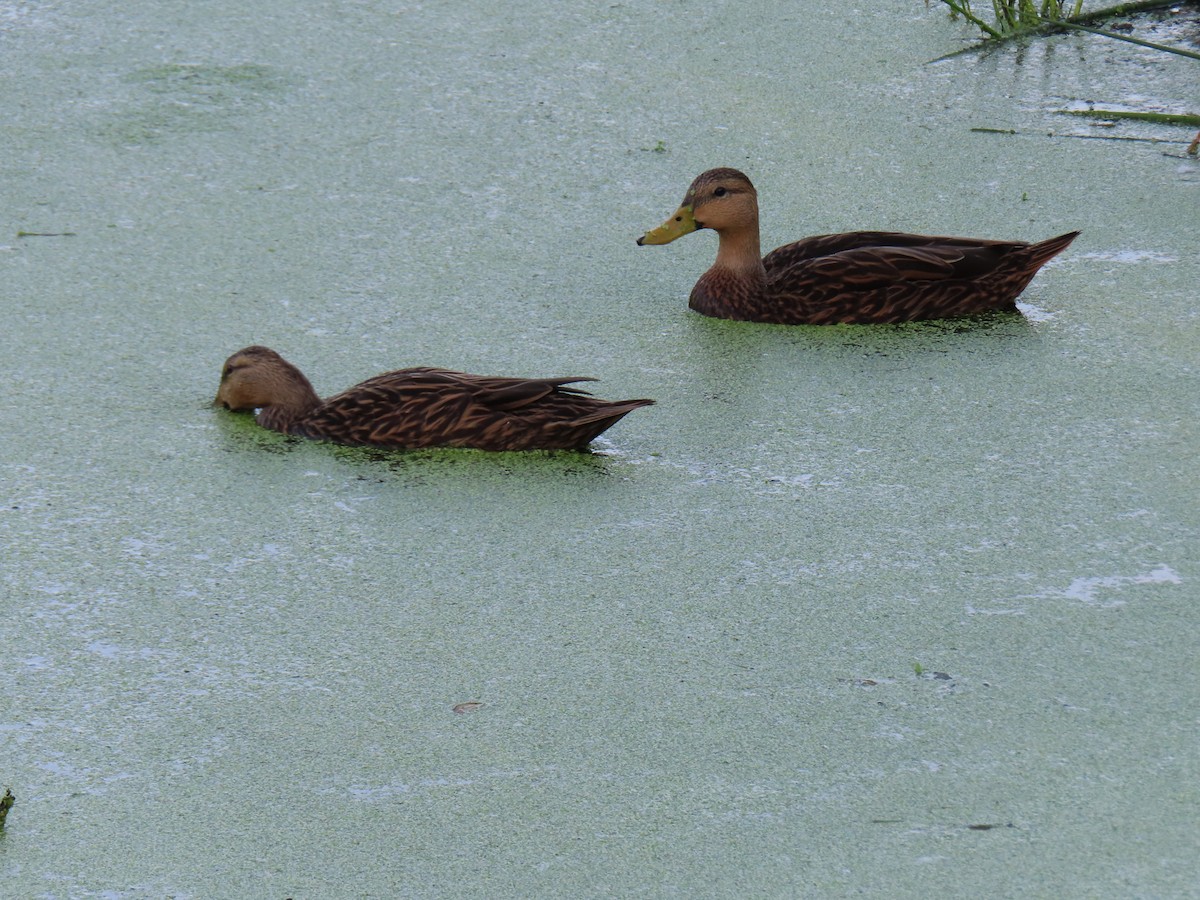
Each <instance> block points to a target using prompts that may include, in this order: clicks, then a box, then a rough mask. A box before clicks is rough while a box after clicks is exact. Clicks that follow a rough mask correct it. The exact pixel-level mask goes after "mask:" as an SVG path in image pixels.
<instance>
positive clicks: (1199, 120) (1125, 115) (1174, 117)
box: [1058, 109, 1200, 125]
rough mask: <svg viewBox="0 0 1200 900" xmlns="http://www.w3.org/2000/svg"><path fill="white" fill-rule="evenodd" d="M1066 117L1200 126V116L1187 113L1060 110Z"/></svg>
mask: <svg viewBox="0 0 1200 900" xmlns="http://www.w3.org/2000/svg"><path fill="white" fill-rule="evenodd" d="M1058 112H1059V114H1061V115H1064V116H1086V117H1088V118H1092V119H1133V120H1134V121H1138V122H1154V123H1156V124H1159V125H1200V116H1192V115H1188V114H1187V113H1152V112H1123V111H1121V110H1113V109H1060V110H1058Z"/></svg>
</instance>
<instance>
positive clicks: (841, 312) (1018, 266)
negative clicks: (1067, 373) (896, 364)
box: [639, 168, 1079, 325]
mask: <svg viewBox="0 0 1200 900" xmlns="http://www.w3.org/2000/svg"><path fill="white" fill-rule="evenodd" d="M688 216H691V217H692V218H693V219H694V226H691V223H688V222H686V221H685V220H686V219H687V217H688ZM674 222H675V223H680V222H683V223H684V224H683V225H682V226H680V225H678V224H676V225H675V226H674V227H673V228H672V220H668V221H667V222H666V223H664V225H663V226H662V228H660V229H655V231H656V232H658V231H671V233H670V234H669V235H668V236H667V237H666V238H665V239H662V238H660V239H659V240H648V239H649V238H650V237H651V235H652V234H654V232H651V233H648V234H647V235H646V236H644V238H643V239H642V240H639V243H642V242H643V241H645V242H648V243H664V242H669V241H670V240H674V239H675V238H676V237H679V236H681V235H682V234H685V233H688V232H689V231H691V230H696V229H702V228H711V229H713V230H715V231H717V233H718V236H719V238H720V246H719V249H718V253H717V261H716V263H715V264H714V266H713V267H712V268H711V269H709V270H708V271H707V272H706V273H705V274H704V275H702V276H701V278H700V280H699V281H698V282H696V286H695V287H694V288H693V289H692V293H691V298H690V305H691V307H692V308H693V309H695V310H697V311H698V312H701V313H704V314H705V315H709V316H716V317H719V318H726V319H744V320H749V321H755V322H774V323H778V324H784V325H801V324H812V325H831V324H836V323H866V324H872V323H889V322H907V321H912V320H916V319H937V318H945V317H949V316H961V315H971V314H975V313H981V312H987V311H989V310H1015V309H1016V298H1017V296H1018V295H1019V294H1020V293H1021V292H1022V291H1023V290H1024V289H1025V288H1026V286H1027V285H1028V284H1029V282H1030V280H1031V279H1032V278H1033V276H1034V275H1035V274H1037V271H1038V270H1039V269H1040V268H1041V267H1042V266H1044V265H1045V264H1046V263H1047V262H1048V261H1049V260H1050V259H1052V258H1053V257H1054V256H1055V255H1057V254H1058V253H1061V252H1062V251H1063V250H1064V249H1066V247H1067V246H1068V245H1069V244H1070V243H1071V242H1072V241H1073V240H1074V239H1075V237H1076V236H1077V235H1078V234H1079V232H1077V231H1073V232H1069V233H1067V234H1064V235H1060V236H1059V237H1055V238H1050V239H1049V240H1046V241H1042V242H1041V243H1037V244H1030V243H1026V242H1024V241H995V240H983V239H974V238H959V237H944V236H935V235H917V234H903V233H895V232H884V231H856V232H851V233H848V234H828V235H820V236H817V237H810V238H805V239H804V240H800V241H796V242H795V243H792V244H787V245H786V246H783V247H780V248H778V249H777V250H773V251H771V252H770V253H768V254H767V255H766V256H765V257H763V258H762V259H761V260H760V259H759V249H758V248H759V234H758V195H757V192H756V191H755V190H754V185H753V184H751V182H750V179H749V178H747V177H746V176H745V175H744V174H743V173H742V172H739V171H738V170H736V169H728V168H722V169H711V170H709V171H707V172H705V173H703V174H702V175H700V176H699V177H698V178H697V179H696V180H695V181H693V182H692V185H691V187H689V188H688V191H687V194H686V195H685V196H684V200H683V205H682V206H681V207H680V209H679V211H678V213H677V214H676V217H675V219H674ZM689 226H691V227H689Z"/></svg>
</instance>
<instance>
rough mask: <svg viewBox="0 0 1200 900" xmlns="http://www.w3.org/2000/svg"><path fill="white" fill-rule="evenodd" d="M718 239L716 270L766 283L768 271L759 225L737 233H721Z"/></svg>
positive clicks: (742, 229) (718, 233)
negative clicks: (760, 241) (759, 237)
mask: <svg viewBox="0 0 1200 900" xmlns="http://www.w3.org/2000/svg"><path fill="white" fill-rule="evenodd" d="M717 237H718V238H719V239H720V243H719V244H718V245H717V261H716V262H714V263H713V268H714V269H724V270H726V271H727V272H730V273H732V274H733V275H736V276H738V277H739V278H748V279H750V280H752V281H759V282H761V281H765V280H766V277H767V270H766V269H764V268H763V261H762V250H761V249H760V247H759V242H758V227H757V223H756V224H755V227H754V228H752V229H751V228H740V229H738V230H736V231H719V232H717Z"/></svg>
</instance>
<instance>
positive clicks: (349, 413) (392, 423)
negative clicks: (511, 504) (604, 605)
mask: <svg viewBox="0 0 1200 900" xmlns="http://www.w3.org/2000/svg"><path fill="white" fill-rule="evenodd" d="M593 380H594V379H592V378H503V377H499V376H493V375H468V374H466V373H465V372H453V371H451V370H449V369H433V368H415V369H399V370H397V371H395V372H386V373H384V374H383V375H376V376H375V377H374V378H368V379H367V380H366V381H364V382H362V383H361V384H357V385H355V386H354V387H352V388H349V389H348V390H345V391H342V393H340V394H336V395H335V396H333V397H330V398H328V399H327V400H322V399H321V398H320V397H319V396H317V392H316V391H315V390H313V386H312V384H310V383H309V380H308V379H307V378H305V377H304V373H303V372H301V371H300V370H299V369H297V368H296V367H295V366H294V365H292V364H291V363H290V362H288V361H287V360H285V359H284V358H283V357H282V356H280V355H279V354H278V353H276V352H275V351H274V350H271V349H269V348H267V347H259V346H253V347H246V348H244V349H242V350H239V351H238V352H237V353H235V354H233V356H231V357H229V359H227V360H226V361H225V366H224V368H223V369H222V370H221V386H220V389H219V390H218V391H217V398H216V400H214V401H213V403H214V405H219V406H224V407H225V408H226V409H231V410H259V412H258V416H257V421H258V424H259V425H262V426H263V427H264V428H270V429H272V430H273V431H281V432H283V433H284V434H293V435H297V436H299V437H306V438H313V439H316V440H325V441H333V442H335V443H338V444H350V445H366V446H373V447H388V448H393V449H404V450H411V449H416V448H420V447H470V448H475V449H478V450H585V449H587V445H588V443H589V442H590V441H591V440H592V439H593V438H595V437H597V436H598V435H600V434H601V433H602V432H603V431H605V430H607V429H608V428H610V427H612V426H613V425H615V424H616V423H617V422H618V421H619V420H620V419H621V418H622V417H623V416H625V415H626V414H628V413H630V412H633V410H635V409H639V408H641V407H643V406H649V405H650V404H652V403H653V402H654V401H653V400H618V401H609V400H600V399H598V398H596V397H593V396H591V395H590V394H588V393H587V392H586V391H582V390H580V389H579V388H575V387H570V385H572V384H574V383H576V382H579V381H593Z"/></svg>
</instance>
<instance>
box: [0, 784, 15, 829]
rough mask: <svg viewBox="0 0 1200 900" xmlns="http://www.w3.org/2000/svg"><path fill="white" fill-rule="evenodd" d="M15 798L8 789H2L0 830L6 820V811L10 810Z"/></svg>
mask: <svg viewBox="0 0 1200 900" xmlns="http://www.w3.org/2000/svg"><path fill="white" fill-rule="evenodd" d="M16 802H17V798H16V797H14V796H13V792H12V791H11V790H9V789H8V788H5V789H4V796H3V797H0V828H3V827H4V820H5V819H7V818H8V811H9V810H10V809H12V806H13V804H14V803H16Z"/></svg>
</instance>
